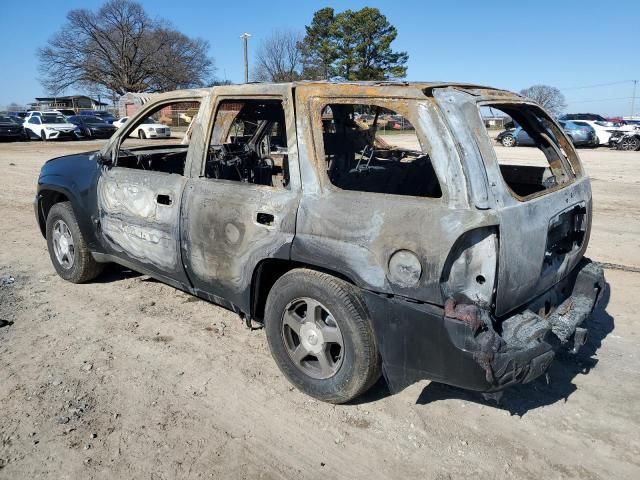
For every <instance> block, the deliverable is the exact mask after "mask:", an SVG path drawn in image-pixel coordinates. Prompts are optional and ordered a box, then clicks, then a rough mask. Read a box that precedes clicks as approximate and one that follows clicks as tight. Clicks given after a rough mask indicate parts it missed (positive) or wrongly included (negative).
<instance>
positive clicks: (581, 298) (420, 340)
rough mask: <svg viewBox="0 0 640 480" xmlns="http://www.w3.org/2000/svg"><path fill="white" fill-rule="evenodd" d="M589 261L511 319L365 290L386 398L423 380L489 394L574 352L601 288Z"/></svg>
mask: <svg viewBox="0 0 640 480" xmlns="http://www.w3.org/2000/svg"><path fill="white" fill-rule="evenodd" d="M605 285H606V284H605V280H604V273H603V271H602V268H601V267H600V266H598V265H596V264H595V263H593V262H591V261H590V260H588V259H583V260H582V262H581V263H580V264H579V265H578V266H577V267H576V268H575V269H574V271H573V272H572V273H571V274H570V275H568V276H567V277H566V278H565V279H564V280H562V281H561V282H560V283H558V284H557V285H555V286H554V287H553V288H551V289H550V290H548V291H547V292H545V293H544V294H542V295H540V296H539V297H537V298H536V299H534V300H533V301H531V302H529V303H528V304H527V305H525V306H524V307H522V308H521V309H520V310H519V311H518V312H517V313H514V314H512V315H510V316H508V317H506V318H501V319H496V318H494V317H492V316H491V314H490V313H489V311H487V310H484V309H482V308H480V307H478V306H476V305H456V304H455V303H454V302H453V301H452V300H448V301H447V303H446V305H445V308H444V309H443V308H440V307H437V306H433V305H430V304H425V303H415V302H412V301H408V300H407V299H403V298H402V299H401V298H398V297H390V296H386V295H380V294H376V293H373V292H368V291H366V292H365V298H366V302H367V305H368V307H369V312H371V317H372V320H373V323H374V330H375V332H376V338H377V341H378V345H379V348H380V352H381V355H382V363H383V371H384V375H385V377H386V379H387V383H388V384H389V388H390V389H391V390H392V391H393V392H397V391H400V390H402V389H403V388H405V387H407V386H409V385H411V384H412V383H415V382H416V381H419V380H422V379H429V380H435V381H438V382H442V383H446V384H449V385H454V386H458V387H462V388H466V389H469V390H476V391H481V392H491V391H498V390H501V389H503V388H505V387H507V386H509V385H512V384H516V383H527V382H530V381H531V380H533V379H535V378H536V377H538V376H540V375H541V374H543V373H544V372H545V371H546V370H547V368H548V367H549V365H550V364H551V361H552V360H553V358H554V355H555V352H556V351H557V350H558V349H560V348H568V349H570V350H574V351H577V349H578V348H579V347H580V346H581V345H582V344H583V343H584V341H585V338H586V333H587V330H588V324H587V323H588V322H585V320H587V318H588V317H589V316H590V314H591V312H592V311H593V309H594V308H595V306H596V305H597V303H598V301H599V300H600V298H601V297H602V293H603V292H604V289H605Z"/></svg>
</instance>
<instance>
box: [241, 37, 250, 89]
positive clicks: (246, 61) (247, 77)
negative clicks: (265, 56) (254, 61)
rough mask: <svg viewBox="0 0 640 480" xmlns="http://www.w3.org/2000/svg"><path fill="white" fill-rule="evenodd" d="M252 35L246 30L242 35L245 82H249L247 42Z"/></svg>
mask: <svg viewBox="0 0 640 480" xmlns="http://www.w3.org/2000/svg"><path fill="white" fill-rule="evenodd" d="M250 36H251V35H249V34H248V33H247V32H244V33H243V34H242V35H240V38H241V39H242V43H243V49H244V83H249V59H248V55H247V43H248V40H249V37H250Z"/></svg>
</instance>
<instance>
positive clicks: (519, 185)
mask: <svg viewBox="0 0 640 480" xmlns="http://www.w3.org/2000/svg"><path fill="white" fill-rule="evenodd" d="M480 112H481V115H482V117H483V120H484V123H485V126H486V127H487V132H488V133H489V136H490V137H491V138H492V139H493V141H494V150H495V153H496V158H497V160H498V164H499V165H500V173H501V174H502V177H503V179H504V181H505V183H506V184H507V186H508V187H509V189H510V190H511V192H512V193H513V194H514V195H515V197H516V198H518V199H520V200H523V199H527V198H529V197H532V196H536V195H539V194H542V193H543V192H544V191H546V190H550V189H557V188H562V186H563V185H564V184H566V183H569V182H571V181H573V179H574V178H575V176H576V175H577V174H580V173H581V167H580V163H579V160H578V157H577V155H576V153H575V151H574V149H573V148H572V147H571V145H570V144H568V143H567V141H566V139H565V138H564V136H563V135H562V132H561V131H560V129H559V128H558V127H557V126H556V125H555V124H554V122H553V121H552V120H551V119H550V118H549V117H548V116H547V114H545V113H544V111H543V110H542V109H540V108H538V107H536V106H534V105H527V104H491V105H484V106H482V107H481V108H480ZM489 118H490V119H491V122H492V123H489V122H488V121H487V119H489ZM567 123H570V122H567ZM492 126H498V127H499V126H503V128H496V129H492V128H491V127H492ZM568 128H569V127H568V126H567V127H566V128H565V131H567V130H568ZM589 129H590V130H593V129H591V127H589ZM580 135H581V137H580V138H579V139H573V138H572V140H573V143H574V144H576V145H577V143H579V142H584V144H585V145H587V144H588V143H589V142H592V141H594V139H595V135H594V136H593V137H594V138H591V134H590V131H589V130H587V129H581V130H580ZM582 137H584V138H582Z"/></svg>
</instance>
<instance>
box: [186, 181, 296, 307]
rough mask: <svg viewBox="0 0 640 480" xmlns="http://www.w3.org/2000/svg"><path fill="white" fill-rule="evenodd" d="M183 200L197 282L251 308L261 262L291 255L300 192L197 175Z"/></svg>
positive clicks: (217, 297)
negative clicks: (256, 269)
mask: <svg viewBox="0 0 640 480" xmlns="http://www.w3.org/2000/svg"><path fill="white" fill-rule="evenodd" d="M183 202H184V207H183V216H182V235H183V242H182V249H183V258H184V262H185V267H186V269H187V273H188V276H189V279H190V280H191V282H192V284H193V286H194V288H196V289H197V290H200V291H201V292H202V293H206V294H207V295H208V296H209V297H210V298H211V299H212V300H214V301H217V302H218V303H223V304H224V303H232V304H234V305H236V306H239V307H240V308H241V309H242V310H243V311H248V308H249V297H250V286H251V279H252V275H253V272H254V270H255V267H256V265H257V264H258V263H259V262H260V261H261V260H263V259H266V258H280V259H288V258H289V250H290V247H291V242H292V241H293V236H294V233H295V218H296V210H297V206H298V193H297V192H295V191H291V190H288V189H277V188H274V187H267V186H262V185H252V184H248V183H240V182H232V181H225V180H217V179H207V178H196V179H192V180H189V182H188V184H187V187H186V189H185V194H184V200H183Z"/></svg>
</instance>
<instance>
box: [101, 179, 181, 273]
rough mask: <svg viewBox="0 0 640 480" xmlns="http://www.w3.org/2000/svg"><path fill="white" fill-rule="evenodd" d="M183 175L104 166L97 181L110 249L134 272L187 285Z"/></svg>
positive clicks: (102, 231) (103, 223)
mask: <svg viewBox="0 0 640 480" xmlns="http://www.w3.org/2000/svg"><path fill="white" fill-rule="evenodd" d="M184 184H185V178H184V177H183V176H181V175H172V174H167V173H161V172H153V171H148V170H136V169H131V168H126V167H118V166H114V167H111V168H109V167H105V168H104V170H103V172H102V175H101V176H100V179H99V181H98V187H97V188H98V206H99V211H100V231H101V234H102V240H103V243H104V244H105V247H106V249H107V250H108V251H109V253H111V254H112V255H115V256H117V257H119V258H121V259H122V260H124V263H127V264H130V266H131V267H132V268H136V266H137V267H141V268H140V270H143V271H150V272H152V273H154V274H158V275H160V276H162V277H166V278H169V279H173V280H177V281H180V282H181V283H186V279H185V277H184V270H183V268H182V262H181V259H180V250H179V243H178V242H179V238H180V235H179V232H178V228H179V217H180V196H181V195H182V190H183V187H184Z"/></svg>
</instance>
